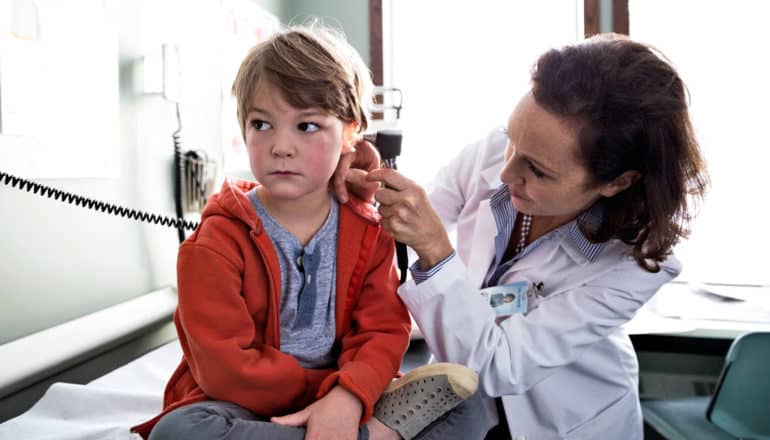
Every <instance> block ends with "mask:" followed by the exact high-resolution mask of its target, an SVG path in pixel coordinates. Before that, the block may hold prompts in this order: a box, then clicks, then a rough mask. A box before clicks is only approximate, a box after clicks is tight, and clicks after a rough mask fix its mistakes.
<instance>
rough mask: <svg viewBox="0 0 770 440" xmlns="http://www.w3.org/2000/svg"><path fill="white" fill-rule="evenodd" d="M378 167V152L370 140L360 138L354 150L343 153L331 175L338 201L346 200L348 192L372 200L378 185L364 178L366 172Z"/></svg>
mask: <svg viewBox="0 0 770 440" xmlns="http://www.w3.org/2000/svg"><path fill="white" fill-rule="evenodd" d="M379 167H380V153H379V152H377V149H376V148H375V147H374V145H372V143H371V142H369V141H366V140H363V139H361V140H360V141H358V143H356V146H355V151H353V152H352V153H343V155H342V157H340V161H339V163H338V164H337V169H336V171H334V176H332V186H333V188H334V195H335V196H336V197H337V200H339V201H340V203H345V202H347V201H348V192H350V193H352V194H354V195H355V196H356V197H358V198H360V199H363V200H365V201H367V202H371V201H373V200H374V192H375V191H376V190H377V188H378V187H379V185H377V183H376V182H370V181H367V180H366V173H367V172H368V171H371V170H376V169H377V168H379Z"/></svg>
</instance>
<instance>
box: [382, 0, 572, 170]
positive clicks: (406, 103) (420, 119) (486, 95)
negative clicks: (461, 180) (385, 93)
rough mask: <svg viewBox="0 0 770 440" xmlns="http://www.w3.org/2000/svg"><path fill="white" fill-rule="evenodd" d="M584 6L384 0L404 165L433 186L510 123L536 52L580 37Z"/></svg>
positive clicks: (548, 1)
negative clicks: (459, 156)
mask: <svg viewBox="0 0 770 440" xmlns="http://www.w3.org/2000/svg"><path fill="white" fill-rule="evenodd" d="M582 7H583V2H582V1H575V0H541V1H537V2H499V1H487V0H484V1H479V2H474V3H469V4H467V5H465V6H462V5H461V4H458V3H454V2H445V1H440V0H420V1H408V0H391V1H385V2H383V4H382V12H383V18H384V23H385V26H384V29H383V41H384V43H385V44H384V46H385V49H384V51H385V53H384V54H383V55H384V59H385V63H384V65H385V74H384V78H385V85H392V86H395V87H398V88H400V89H401V90H402V91H403V110H402V112H401V118H400V120H399V121H398V126H399V128H401V129H402V130H403V134H404V141H403V148H402V154H401V157H399V159H398V163H399V169H400V170H401V171H402V172H403V173H404V174H405V175H406V176H408V177H410V178H412V179H413V180H415V181H417V182H419V183H421V184H427V183H428V182H429V181H430V179H431V178H432V177H433V176H434V175H435V174H436V172H437V171H438V169H439V168H440V167H441V166H442V165H444V164H445V163H446V162H447V161H448V160H449V159H450V158H451V157H453V156H454V155H455V154H456V153H457V152H459V150H460V149H462V147H464V146H465V145H467V144H469V143H470V142H473V141H475V140H477V139H480V138H481V137H483V136H484V135H486V134H487V133H488V132H489V131H490V130H491V129H493V128H494V127H496V126H503V125H505V124H506V121H507V118H508V115H509V114H510V112H511V111H512V110H513V107H514V105H515V104H516V102H518V100H519V98H520V97H521V96H522V95H523V94H524V93H525V92H526V91H527V90H528V89H529V71H530V67H531V66H532V64H533V63H534V62H535V61H536V59H537V57H538V56H539V55H540V54H541V53H542V52H544V51H545V50H546V49H548V48H550V47H553V46H558V45H563V44H566V43H570V42H573V41H576V40H577V39H578V38H582V32H583V23H582V20H583V15H582V12H583V11H582ZM375 76H376V73H375Z"/></svg>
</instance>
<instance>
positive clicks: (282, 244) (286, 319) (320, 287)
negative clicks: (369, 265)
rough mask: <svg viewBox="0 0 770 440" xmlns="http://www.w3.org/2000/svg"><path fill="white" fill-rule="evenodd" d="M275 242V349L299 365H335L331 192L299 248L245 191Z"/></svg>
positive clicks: (335, 220)
mask: <svg viewBox="0 0 770 440" xmlns="http://www.w3.org/2000/svg"><path fill="white" fill-rule="evenodd" d="M247 196H248V198H249V200H250V201H251V204H252V205H253V206H254V209H255V210H256V211H257V215H259V217H260V218H261V219H262V224H263V226H264V228H265V231H267V234H268V236H269V237H270V239H271V240H272V242H273V245H274V246H275V249H276V252H277V254H278V261H279V263H280V266H281V306H280V309H281V310H280V316H281V318H280V319H281V322H280V326H281V351H282V352H284V353H287V354H290V355H292V356H294V357H295V358H296V359H297V361H299V363H300V365H302V366H303V367H304V368H326V367H330V366H332V365H334V364H335V362H336V358H335V356H333V353H332V344H333V343H334V332H335V323H334V303H335V291H336V289H335V286H336V261H337V228H338V225H339V204H338V203H337V201H336V200H335V199H334V198H333V197H331V196H330V197H329V198H330V199H331V209H330V210H329V216H328V217H327V218H326V221H325V222H324V224H323V226H321V229H319V230H318V232H316V234H315V235H314V236H313V238H311V239H310V241H309V242H308V243H307V245H306V246H305V247H304V248H303V247H302V245H301V244H300V242H299V240H297V237H295V236H294V235H293V234H292V233H291V232H289V231H287V230H286V229H284V228H283V226H281V225H280V224H278V222H277V221H276V220H275V219H274V218H273V217H271V216H270V214H269V213H268V212H267V210H266V209H265V207H264V206H263V205H262V202H260V200H259V197H258V196H257V193H256V189H253V190H251V191H249V192H248V193H247Z"/></svg>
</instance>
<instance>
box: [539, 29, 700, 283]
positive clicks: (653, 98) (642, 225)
mask: <svg viewBox="0 0 770 440" xmlns="http://www.w3.org/2000/svg"><path fill="white" fill-rule="evenodd" d="M532 85H533V88H532V91H533V95H534V97H535V100H536V101H537V103H538V104H539V105H540V106H542V107H543V108H544V109H545V110H546V111H548V112H550V113H552V114H554V115H556V116H558V117H560V118H564V119H566V120H567V121H570V122H572V123H575V124H576V126H577V127H579V129H578V130H579V131H578V133H579V134H578V136H579V144H580V153H579V154H580V160H581V161H582V162H583V164H584V165H585V166H586V168H587V170H588V172H589V175H591V176H592V178H593V182H591V184H602V183H607V182H610V181H612V180H613V179H615V178H616V177H618V176H620V175H621V174H622V173H623V172H625V171H629V170H634V171H638V172H639V173H640V175H641V176H640V178H639V179H638V180H637V181H636V182H635V183H634V184H633V185H632V186H630V187H629V188H628V189H626V190H625V191H622V192H620V193H618V194H616V195H615V196H613V197H610V198H607V199H603V201H602V202H601V203H603V204H604V219H603V222H602V223H601V224H600V225H599V226H598V227H595V228H593V229H591V228H589V227H588V226H586V225H581V230H582V231H583V233H584V234H585V235H586V237H588V238H589V239H590V240H591V241H594V242H604V241H607V240H609V239H612V238H617V239H620V240H623V241H624V242H625V243H628V244H630V245H632V246H633V256H634V259H635V260H636V262H637V263H638V264H639V265H640V266H641V267H642V268H644V269H645V270H647V271H649V272H657V271H658V270H660V265H659V264H658V263H660V262H661V261H663V260H664V259H665V258H666V257H667V256H668V255H670V254H671V251H672V248H673V246H674V245H675V244H676V243H677V242H678V241H679V240H680V239H681V238H683V237H686V236H687V235H688V234H689V222H690V220H691V219H692V217H693V208H694V206H693V204H694V203H695V202H696V201H698V199H700V198H702V196H703V194H704V192H705V190H706V187H707V186H708V176H707V174H706V171H705V165H704V162H703V159H702V157H701V154H700V149H699V146H698V143H697V141H696V139H695V135H694V131H693V127H692V124H691V122H690V116H689V113H688V95H687V90H686V88H685V86H684V84H683V82H682V80H681V78H680V77H679V75H678V74H677V72H676V71H675V69H674V68H673V67H672V66H671V64H670V63H669V62H668V61H666V59H665V58H664V57H663V56H662V55H660V54H659V53H657V52H656V51H654V50H653V49H652V48H651V47H649V46H646V45H644V44H641V43H638V42H634V41H632V40H630V39H628V38H626V37H623V36H620V35H617V34H602V35H598V36H595V37H592V38H589V39H587V40H585V41H583V42H581V43H578V44H575V45H571V46H567V47H564V48H561V49H553V50H550V51H548V52H546V53H545V54H543V55H542V56H541V57H540V59H539V60H538V61H537V62H536V63H535V66H533V69H532Z"/></svg>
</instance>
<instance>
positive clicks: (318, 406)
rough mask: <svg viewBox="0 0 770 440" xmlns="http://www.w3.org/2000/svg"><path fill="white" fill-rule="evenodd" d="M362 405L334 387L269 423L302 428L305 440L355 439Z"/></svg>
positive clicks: (350, 395) (345, 391)
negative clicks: (296, 409)
mask: <svg viewBox="0 0 770 440" xmlns="http://www.w3.org/2000/svg"><path fill="white" fill-rule="evenodd" d="M362 412H363V405H362V404H361V401H360V400H358V397H356V396H355V395H354V394H353V393H351V392H350V391H348V390H346V389H345V388H343V387H341V386H339V385H337V386H336V387H334V388H332V390H331V391H329V393H328V394H327V395H325V396H324V397H322V398H321V399H319V400H317V401H315V402H313V403H312V404H311V405H309V406H308V407H307V408H305V409H303V410H302V411H299V412H295V413H294V414H289V415H285V416H282V417H272V418H271V419H270V421H271V422H273V423H277V424H279V425H284V426H305V427H306V432H305V439H306V440H336V439H342V440H355V439H357V438H358V424H359V422H360V421H361V413H362Z"/></svg>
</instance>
